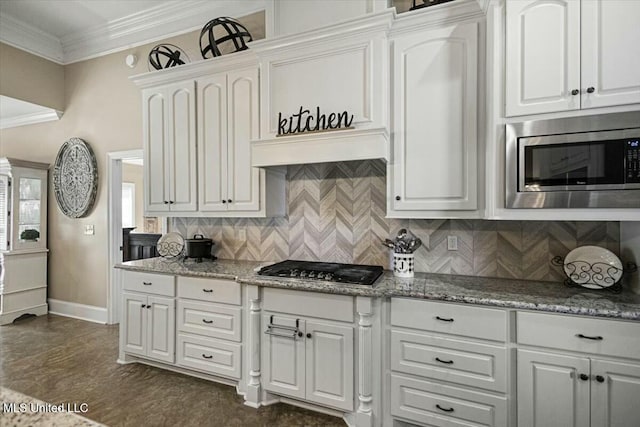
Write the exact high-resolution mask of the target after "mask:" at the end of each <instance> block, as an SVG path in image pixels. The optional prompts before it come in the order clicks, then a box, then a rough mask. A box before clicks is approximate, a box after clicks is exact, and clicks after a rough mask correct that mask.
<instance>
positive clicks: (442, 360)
mask: <svg viewBox="0 0 640 427" xmlns="http://www.w3.org/2000/svg"><path fill="white" fill-rule="evenodd" d="M391 369H392V370H394V371H397V372H404V373H406V374H411V375H420V376H423V377H429V378H434V379H439V380H443V381H449V382H453V383H458V384H462V385H469V386H473V387H479V388H484V389H487V390H493V391H499V392H503V393H504V392H506V390H507V349H506V348H505V347H501V346H496V345H488V344H478V343H475V342H469V341H463V340H459V339H456V338H449V337H443V336H432V335H425V334H417V333H409V332H403V331H397V330H393V331H391Z"/></svg>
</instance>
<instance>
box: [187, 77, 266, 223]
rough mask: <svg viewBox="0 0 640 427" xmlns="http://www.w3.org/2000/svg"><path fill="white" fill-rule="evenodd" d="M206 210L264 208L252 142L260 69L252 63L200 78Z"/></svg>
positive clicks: (200, 153) (201, 177)
mask: <svg viewBox="0 0 640 427" xmlns="http://www.w3.org/2000/svg"><path fill="white" fill-rule="evenodd" d="M196 85H197V88H198V89H197V90H198V117H199V118H200V120H199V121H198V141H199V144H198V170H199V180H198V181H199V184H200V190H199V203H200V211H203V212H207V211H258V210H259V209H260V175H261V174H262V179H263V180H264V173H265V172H264V170H260V169H257V168H252V167H251V157H250V155H251V147H250V144H249V141H251V140H252V139H256V138H257V137H258V135H259V128H258V127H259V122H258V119H259V114H258V111H259V110H258V109H259V104H258V96H259V94H258V87H259V85H258V70H257V69H256V68H249V69H244V70H239V71H232V72H229V73H222V74H217V75H213V76H210V77H203V78H200V79H198V80H197V82H196Z"/></svg>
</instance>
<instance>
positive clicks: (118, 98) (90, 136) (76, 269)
mask: <svg viewBox="0 0 640 427" xmlns="http://www.w3.org/2000/svg"><path fill="white" fill-rule="evenodd" d="M247 18H248V19H243V20H242V21H243V22H244V23H245V25H247V27H248V28H249V31H250V32H251V34H252V35H254V38H255V39H256V40H257V39H259V38H263V37H264V14H263V13H258V14H254V15H252V16H250V17H247ZM199 35H200V31H199V30H198V31H195V32H192V33H188V34H185V35H181V36H177V37H173V38H171V39H168V40H166V42H169V43H172V44H175V45H177V46H180V47H182V48H183V49H184V50H185V51H186V52H187V53H188V55H189V57H190V58H191V60H192V61H197V60H199V59H200V53H199V52H200V51H199V47H198V38H199ZM156 44H157V43H152V44H148V45H145V46H140V47H136V48H133V49H129V50H125V51H122V52H118V53H114V54H111V55H107V56H103V57H100V58H96V59H91V60H88V61H82V62H78V63H75V64H70V65H67V66H65V67H64V85H63V86H64V88H62V87H61V86H62V85H61V84H60V83H57V84H54V86H55V88H54V91H55V90H60V91H63V93H64V106H65V108H64V109H65V113H64V115H63V116H62V119H60V120H59V121H55V122H47V123H41V124H36V125H29V126H21V127H16V128H11V129H4V130H0V156H8V157H16V158H19V159H25V160H33V161H38V162H46V163H50V164H53V163H54V161H55V158H56V154H57V152H58V150H59V149H60V146H61V145H62V144H63V143H64V142H65V141H66V140H67V139H69V138H71V137H74V136H75V137H79V138H82V139H84V140H85V141H86V142H87V143H88V144H89V145H90V146H91V148H92V149H93V151H94V152H95V155H96V158H97V162H98V173H99V187H98V195H97V198H96V204H95V207H94V209H93V210H92V211H91V212H90V213H89V215H88V216H87V217H85V218H80V219H72V218H68V217H66V216H65V215H64V214H62V213H61V212H60V210H59V209H58V206H57V204H56V201H55V196H54V194H53V192H52V189H51V185H50V189H49V197H50V198H49V200H50V202H49V249H50V254H49V298H54V299H59V300H63V301H71V302H76V303H80V304H88V305H94V306H99V307H106V305H107V292H108V286H107V272H108V268H109V266H108V261H107V259H108V250H107V241H108V235H107V186H106V185H105V179H106V175H105V174H106V166H107V153H109V152H111V151H121V150H133V149H140V148H142V110H141V108H142V107H141V98H140V90H139V89H138V88H137V87H136V86H135V85H134V84H133V83H131V82H130V81H129V77H130V76H132V75H135V74H140V73H145V72H147V71H148V67H147V55H148V53H149V50H150V49H151V48H152V47H153V46H155V45H156ZM3 49H6V46H4V47H3ZM11 49H13V48H11ZM130 53H134V54H136V55H137V56H138V58H139V62H138V64H137V66H136V67H135V68H134V69H130V68H128V67H127V66H126V65H125V63H124V59H125V57H126V56H127V55H128V54H130ZM3 55H4V54H3ZM13 58H15V59H16V61H15V64H13V65H14V66H15V67H17V69H20V68H25V69H27V68H29V67H33V66H34V64H38V63H40V62H41V61H43V60H42V59H40V58H38V57H35V56H33V55H30V54H28V53H24V52H20V53H19V54H17V55H14V56H13ZM4 64H5V63H4V61H3V62H2V68H1V70H0V75H2V76H3V79H4V78H5V76H4V74H5V65H4ZM50 64H52V63H50ZM53 65H55V64H53ZM43 67H45V65H43ZM46 67H51V68H52V69H55V71H51V72H52V73H54V74H56V75H57V73H58V72H59V71H58V70H57V68H56V67H52V66H51V65H46ZM9 77H11V78H12V79H14V80H15V79H17V80H19V81H18V82H17V83H13V84H15V85H16V87H20V88H22V89H21V91H23V92H25V93H27V94H28V93H30V92H31V90H30V85H31V83H32V82H31V79H38V78H39V77H34V76H32V74H31V73H30V72H28V71H25V73H23V74H22V75H21V76H20V78H18V76H16V75H15V74H12V72H10V73H9ZM10 96H12V97H15V98H19V99H25V96H24V95H21V94H12V95H10ZM50 178H51V177H50ZM49 183H50V184H51V179H49ZM87 224H93V225H94V226H95V235H93V236H86V235H84V234H83V231H84V226H85V225H87Z"/></svg>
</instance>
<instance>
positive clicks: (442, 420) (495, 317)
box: [385, 298, 511, 426]
mask: <svg viewBox="0 0 640 427" xmlns="http://www.w3.org/2000/svg"><path fill="white" fill-rule="evenodd" d="M390 305H391V308H390V322H389V323H390V325H389V326H390V328H389V330H388V341H387V343H388V348H389V368H390V372H389V378H388V380H387V385H388V389H389V394H388V395H387V396H388V397H387V398H388V399H390V403H389V406H388V407H389V412H390V414H389V415H387V416H386V418H385V425H387V424H392V423H393V421H394V420H397V421H408V422H411V423H417V424H419V425H425V426H472V425H473V426H507V425H509V419H510V409H509V407H510V399H509V396H510V392H511V390H510V375H509V369H510V364H509V350H508V348H507V346H506V345H505V341H507V340H508V335H509V334H508V323H507V319H508V316H507V312H506V311H505V310H497V309H489V308H484V307H474V306H467V305H459V304H450V303H442V302H436V301H421V300H418V299H407V298H392V299H391V304H390Z"/></svg>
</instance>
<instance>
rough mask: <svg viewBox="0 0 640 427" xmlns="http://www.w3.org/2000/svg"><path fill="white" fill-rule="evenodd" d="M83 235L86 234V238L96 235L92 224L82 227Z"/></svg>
mask: <svg viewBox="0 0 640 427" xmlns="http://www.w3.org/2000/svg"><path fill="white" fill-rule="evenodd" d="M84 234H86V235H87V236H93V235H94V234H96V232H95V228H94V227H93V224H89V225H85V226H84Z"/></svg>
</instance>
